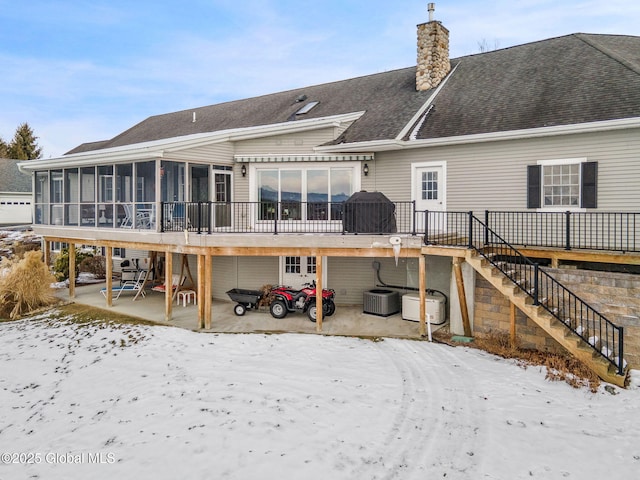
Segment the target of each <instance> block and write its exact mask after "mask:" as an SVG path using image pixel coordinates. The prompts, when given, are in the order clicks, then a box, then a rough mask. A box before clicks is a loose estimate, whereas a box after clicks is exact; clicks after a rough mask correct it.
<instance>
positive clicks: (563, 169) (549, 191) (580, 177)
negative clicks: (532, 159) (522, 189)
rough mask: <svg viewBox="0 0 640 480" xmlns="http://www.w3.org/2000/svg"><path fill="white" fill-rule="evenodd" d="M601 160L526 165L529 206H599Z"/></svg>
mask: <svg viewBox="0 0 640 480" xmlns="http://www.w3.org/2000/svg"><path fill="white" fill-rule="evenodd" d="M597 180H598V162H584V161H582V162H581V161H576V160H573V161H567V163H562V162H558V161H553V162H549V163H542V164H540V165H528V166H527V208H578V207H579V208H596V207H597Z"/></svg>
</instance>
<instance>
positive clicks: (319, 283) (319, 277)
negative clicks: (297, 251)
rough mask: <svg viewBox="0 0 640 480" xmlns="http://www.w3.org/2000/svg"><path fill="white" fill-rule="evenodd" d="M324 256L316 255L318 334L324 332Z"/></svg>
mask: <svg viewBox="0 0 640 480" xmlns="http://www.w3.org/2000/svg"><path fill="white" fill-rule="evenodd" d="M322 288H323V285H322V255H316V332H318V333H321V332H322Z"/></svg>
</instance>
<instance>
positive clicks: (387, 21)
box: [0, 0, 640, 158]
mask: <svg viewBox="0 0 640 480" xmlns="http://www.w3.org/2000/svg"><path fill="white" fill-rule="evenodd" d="M435 17H436V19H437V20H440V21H442V22H443V24H444V25H445V26H446V27H447V28H448V29H449V31H450V36H451V38H450V41H451V56H452V57H459V56H463V55H468V54H474V53H478V52H479V51H480V44H484V45H485V46H486V47H489V48H490V49H495V48H507V47H510V46H513V45H519V44H522V43H527V42H531V41H536V40H542V39H545V38H550V37H555V36H560V35H567V34H570V33H576V32H586V33H613V34H624V35H640V2H638V0H607V1H606V2H603V1H601V0H562V1H558V0H519V1H517V2H514V1H512V0H493V1H486V2H481V1H471V0H440V1H439V2H436V14H435ZM427 20H428V13H427V2H426V1H423V0H398V1H389V0H317V1H316V0H309V1H305V0H244V1H238V0H180V1H173V0H163V1H157V0H156V1H148V0H136V1H130V0H109V1H106V0H92V1H87V0H57V1H55V2H51V1H50V0H29V1H27V2H16V1H15V0H0V25H1V26H2V27H1V28H0V65H2V75H1V76H0V137H1V138H2V139H4V140H5V141H10V140H11V138H12V137H13V134H14V132H15V129H16V127H17V126H18V125H19V124H20V123H23V122H27V123H29V125H30V126H31V127H32V128H33V129H34V131H35V133H36V135H37V136H38V137H39V140H38V142H39V144H40V146H41V147H43V150H44V156H45V157H47V158H49V157H56V156H59V155H62V154H63V153H64V152H66V151H68V150H70V149H71V148H73V147H75V146H76V145H78V144H80V143H83V142H88V141H96V140H104V139H108V138H111V137H113V136H115V135H117V134H118V133H120V132H122V131H123V130H125V129H127V128H129V127H131V126H133V125H134V124H136V123H138V122H140V121H142V120H144V119H145V118H146V117H148V116H151V115H156V114H161V113H166V112H172V111H177V110H182V109H188V108H192V107H197V106H203V105H210V104H214V103H219V102H224V101H228V100H235V99H238V98H245V97H250V96H256V95H262V94H266V93H272V92H277V91H282V90H287V89H290V88H297V87H302V86H306V85H313V84H318V83H324V82H327V81H333V80H341V79H345V78H350V77H354V76H359V75H367V74H372V73H377V72H382V71H387V70H393V69H396V68H403V67H408V66H411V65H414V64H415V55H416V46H415V30H416V28H415V27H416V25H417V24H418V23H423V22H425V21H427Z"/></svg>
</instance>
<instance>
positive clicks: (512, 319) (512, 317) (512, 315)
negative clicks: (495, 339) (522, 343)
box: [509, 302, 516, 348]
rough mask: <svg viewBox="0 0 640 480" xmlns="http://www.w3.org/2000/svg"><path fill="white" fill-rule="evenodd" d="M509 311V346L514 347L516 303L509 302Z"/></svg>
mask: <svg viewBox="0 0 640 480" xmlns="http://www.w3.org/2000/svg"><path fill="white" fill-rule="evenodd" d="M510 306H511V311H510V315H509V320H510V325H509V340H510V342H511V348H515V347H516V304H515V303H513V302H510Z"/></svg>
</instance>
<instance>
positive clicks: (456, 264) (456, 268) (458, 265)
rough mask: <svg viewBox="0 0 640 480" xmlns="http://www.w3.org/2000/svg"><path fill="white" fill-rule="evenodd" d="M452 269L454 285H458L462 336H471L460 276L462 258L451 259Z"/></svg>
mask: <svg viewBox="0 0 640 480" xmlns="http://www.w3.org/2000/svg"><path fill="white" fill-rule="evenodd" d="M453 270H454V272H455V275H456V286H457V287H458V300H459V302H460V314H461V315H462V327H463V328H464V336H465V337H471V323H470V322H469V310H468V309H467V295H466V294H465V291H464V279H463V278H462V259H460V258H454V259H453Z"/></svg>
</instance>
